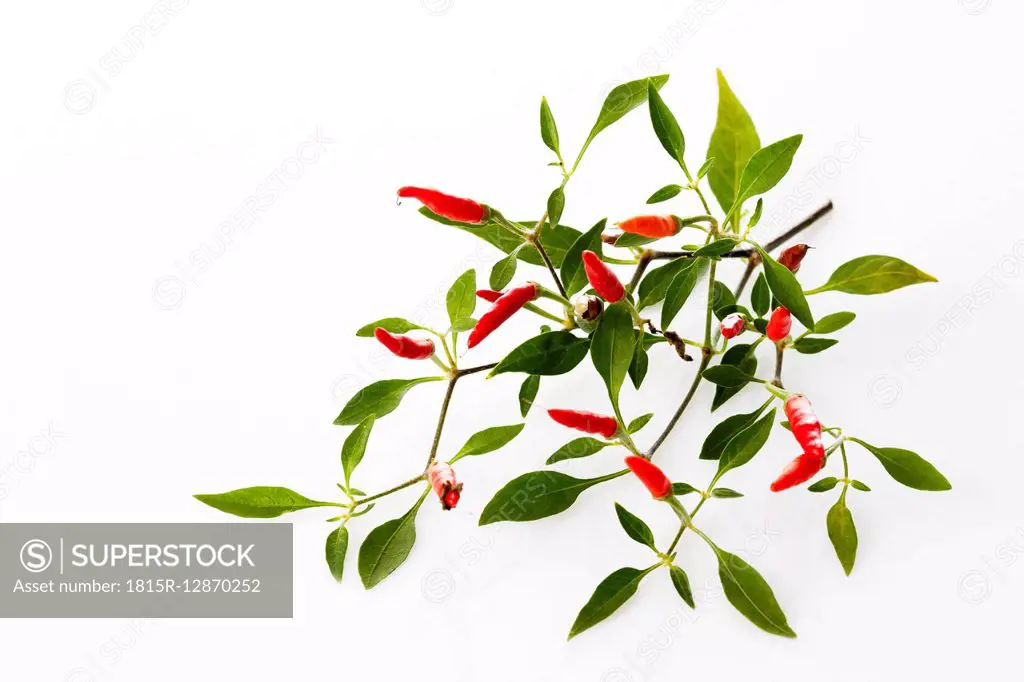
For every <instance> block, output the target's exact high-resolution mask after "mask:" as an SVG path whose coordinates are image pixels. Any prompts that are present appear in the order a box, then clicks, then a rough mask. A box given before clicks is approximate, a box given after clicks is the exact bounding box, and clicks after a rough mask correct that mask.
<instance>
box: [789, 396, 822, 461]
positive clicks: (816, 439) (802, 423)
mask: <svg viewBox="0 0 1024 682" xmlns="http://www.w3.org/2000/svg"><path fill="white" fill-rule="evenodd" d="M785 409H786V418H787V419H789V430H790V431H792V432H793V436H794V437H795V438H796V442H797V443H799V444H800V447H801V448H803V451H804V454H805V455H809V456H811V457H816V458H818V459H821V460H824V459H825V446H824V445H823V444H822V442H821V422H820V421H818V416H817V415H816V414H814V410H813V409H812V408H811V401H810V400H808V399H807V396H805V395H802V394H799V393H798V394H796V395H792V396H790V397H789V398H788V399H787V400H786V406H785Z"/></svg>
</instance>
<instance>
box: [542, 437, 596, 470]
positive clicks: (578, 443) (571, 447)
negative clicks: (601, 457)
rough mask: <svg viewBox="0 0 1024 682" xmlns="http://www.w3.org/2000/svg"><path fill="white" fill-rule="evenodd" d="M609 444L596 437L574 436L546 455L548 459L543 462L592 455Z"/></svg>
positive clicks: (561, 460)
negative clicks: (574, 437)
mask: <svg viewBox="0 0 1024 682" xmlns="http://www.w3.org/2000/svg"><path fill="white" fill-rule="evenodd" d="M609 445H611V443H609V442H608V441H604V440H598V439H596V438H590V437H583V438H576V439H573V440H571V441H569V442H568V443H566V444H565V445H563V446H562V447H560V448H558V449H557V450H555V452H554V454H552V455H551V456H550V457H548V460H547V461H546V462H545V464H556V463H558V462H563V461H565V460H567V459H578V458H580V457H589V456H590V455H593V454H594V453H596V452H600V451H601V450H604V449H605V448H606V447H608V446H609Z"/></svg>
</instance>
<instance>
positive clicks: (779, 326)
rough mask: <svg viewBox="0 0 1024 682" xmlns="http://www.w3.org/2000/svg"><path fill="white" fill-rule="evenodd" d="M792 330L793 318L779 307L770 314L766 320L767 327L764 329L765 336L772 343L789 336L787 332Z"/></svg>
mask: <svg viewBox="0 0 1024 682" xmlns="http://www.w3.org/2000/svg"><path fill="white" fill-rule="evenodd" d="M792 328H793V316H792V315H790V314H789V311H788V310H786V309H785V308H783V307H782V306H779V307H778V308H776V309H775V310H774V311H773V312H772V316H771V317H770V318H769V319H768V327H767V328H766V329H765V332H764V334H765V336H767V337H768V338H769V339H770V340H772V341H776V342H778V341H782V340H783V339H784V338H786V337H787V336H789V330H790V329H792Z"/></svg>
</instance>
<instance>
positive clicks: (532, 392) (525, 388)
mask: <svg viewBox="0 0 1024 682" xmlns="http://www.w3.org/2000/svg"><path fill="white" fill-rule="evenodd" d="M538 389H540V377H539V376H537V375H536V374H531V375H530V376H528V377H526V379H525V380H524V381H523V385H522V386H520V387H519V414H520V416H522V417H523V418H524V419H525V418H526V415H527V414H528V413H529V411H530V408H531V407H533V401H534V400H535V399H536V398H537V390H538Z"/></svg>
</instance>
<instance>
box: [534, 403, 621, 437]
mask: <svg viewBox="0 0 1024 682" xmlns="http://www.w3.org/2000/svg"><path fill="white" fill-rule="evenodd" d="M548 416H549V417H551V418H552V419H554V420H555V421H556V422H558V423H559V424H561V425H562V426H568V427H569V428H570V429H576V430H577V431H583V432H584V433H594V434H597V435H600V436H604V437H605V438H614V437H615V434H616V433H618V431H619V423H618V422H617V421H616V420H615V417H607V416H605V415H603V414H595V413H593V412H584V411H582V410H561V409H557V408H556V409H551V410H548Z"/></svg>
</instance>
